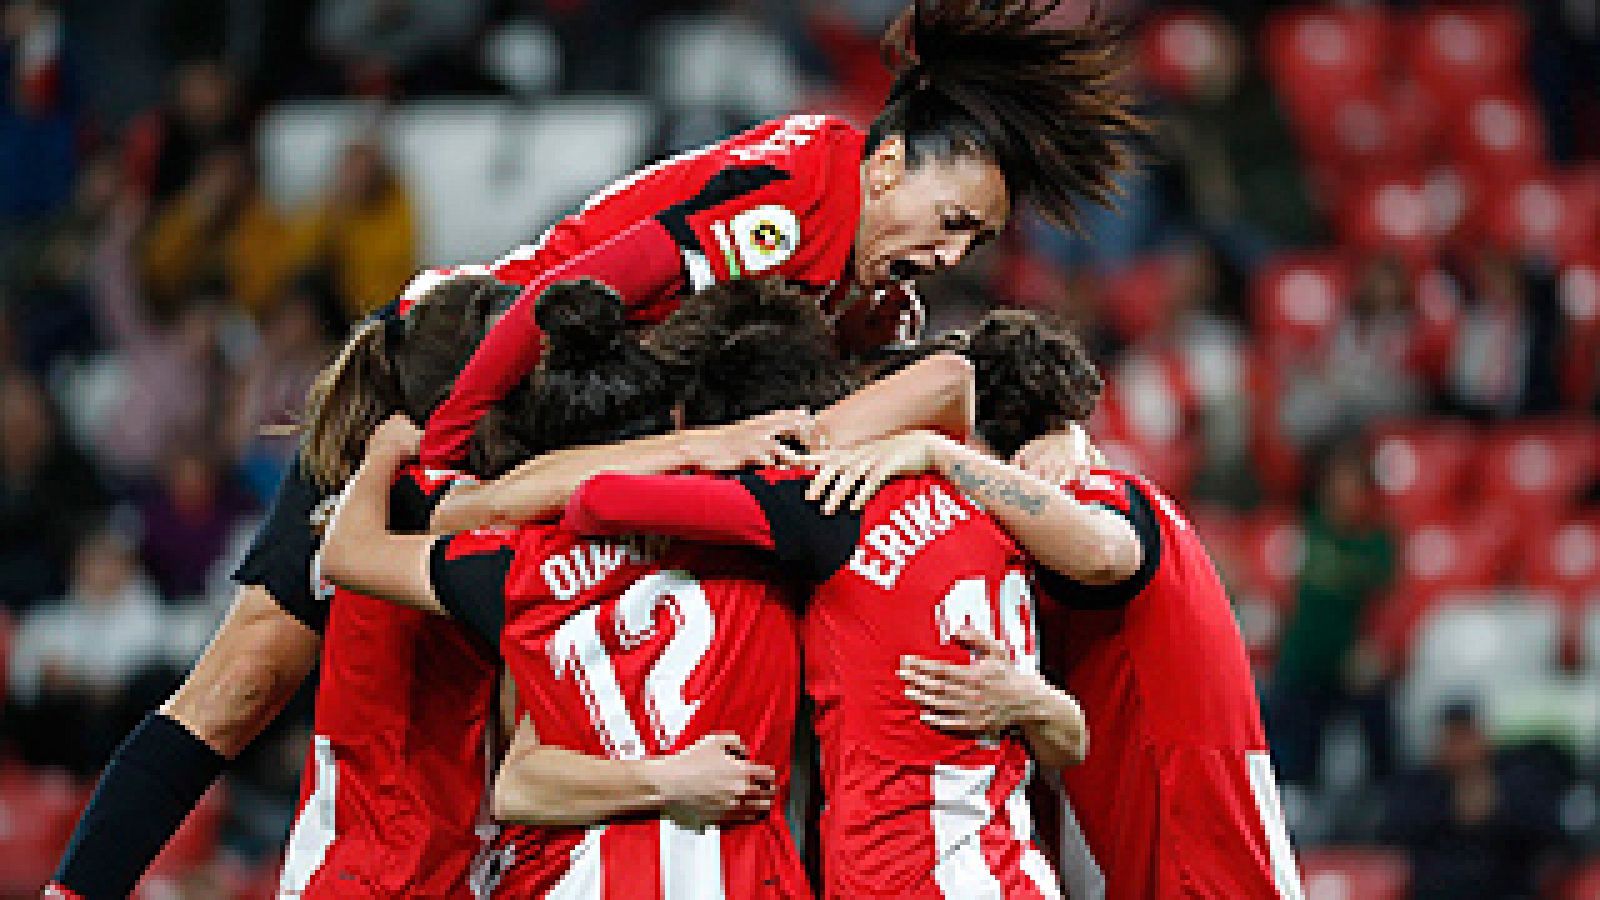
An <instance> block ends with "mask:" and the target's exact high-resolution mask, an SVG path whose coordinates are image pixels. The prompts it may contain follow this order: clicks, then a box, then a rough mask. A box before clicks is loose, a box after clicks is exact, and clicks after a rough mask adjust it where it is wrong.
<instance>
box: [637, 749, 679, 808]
mask: <svg viewBox="0 0 1600 900" xmlns="http://www.w3.org/2000/svg"><path fill="white" fill-rule="evenodd" d="M637 771H638V779H639V784H638V787H639V790H640V794H641V795H642V796H643V797H644V799H645V803H646V804H648V806H649V807H650V808H651V809H665V808H666V807H667V806H669V805H670V804H671V803H672V799H673V791H672V757H670V756H651V757H647V758H645V759H641V760H639V761H638V765H637Z"/></svg>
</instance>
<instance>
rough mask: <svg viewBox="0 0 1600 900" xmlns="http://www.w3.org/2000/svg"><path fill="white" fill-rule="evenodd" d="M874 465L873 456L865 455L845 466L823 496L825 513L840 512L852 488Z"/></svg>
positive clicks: (823, 510) (829, 514)
mask: <svg viewBox="0 0 1600 900" xmlns="http://www.w3.org/2000/svg"><path fill="white" fill-rule="evenodd" d="M872 466H873V461H872V458H871V457H868V456H865V455H863V456H859V457H857V458H856V459H854V460H853V461H852V462H851V463H850V464H849V465H847V466H845V467H844V468H843V469H842V470H841V471H840V473H839V477H838V478H837V479H836V480H835V481H834V483H833V487H832V488H831V489H829V491H828V495H827V497H825V498H823V501H822V513H823V515H828V516H831V515H833V514H834V513H836V512H838V511H839V507H840V506H843V505H844V501H845V498H846V497H848V496H849V495H850V491H851V489H852V488H854V487H855V486H856V484H857V483H859V482H860V481H861V480H862V479H863V478H865V477H866V476H867V473H868V472H870V471H871V470H872Z"/></svg>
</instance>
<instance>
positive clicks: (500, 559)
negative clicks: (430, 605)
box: [428, 531, 514, 647]
mask: <svg viewBox="0 0 1600 900" xmlns="http://www.w3.org/2000/svg"><path fill="white" fill-rule="evenodd" d="M513 553H514V551H513V548H512V546H511V544H510V542H509V541H508V540H507V539H506V537H505V535H504V533H502V532H476V531H470V532H463V533H460V534H450V535H445V536H443V537H441V538H439V539H438V540H436V541H434V542H433V547H432V549H431V550H429V552H428V577H429V580H430V581H431V582H432V583H433V592H434V596H435V597H437V598H438V600H439V605H440V606H443V607H444V609H445V611H446V612H448V613H449V614H450V617H451V618H453V619H455V620H456V621H457V622H459V623H461V624H462V625H463V626H465V627H466V629H467V630H468V631H470V632H472V633H473V634H475V635H477V636H478V637H480V638H482V639H483V640H484V642H485V643H487V644H488V645H489V646H491V647H498V646H500V632H501V631H502V630H503V629H504V628H505V621H506V584H507V582H508V581H509V579H510V577H511V562H512V558H513Z"/></svg>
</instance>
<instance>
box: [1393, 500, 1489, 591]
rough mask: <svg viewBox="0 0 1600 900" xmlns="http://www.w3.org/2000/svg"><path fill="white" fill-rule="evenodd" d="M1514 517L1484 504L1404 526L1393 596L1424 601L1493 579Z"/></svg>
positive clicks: (1480, 585) (1487, 585)
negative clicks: (1482, 506)
mask: <svg viewBox="0 0 1600 900" xmlns="http://www.w3.org/2000/svg"><path fill="white" fill-rule="evenodd" d="M1516 521H1517V520H1516V516H1515V514H1514V513H1512V512H1511V511H1510V510H1507V509H1504V508H1499V507H1484V508H1479V509H1477V510H1474V511H1472V512H1469V513H1467V514H1465V515H1461V514H1454V513H1452V514H1450V515H1447V516H1442V517H1439V518H1437V519H1430V520H1426V521H1422V522H1419V523H1416V524H1414V525H1412V526H1410V527H1408V528H1406V529H1405V531H1404V533H1403V535H1402V539H1401V545H1400V572H1399V577H1398V578H1397V581H1396V585H1395V592H1396V594H1397V596H1399V597H1401V598H1402V599H1406V598H1410V597H1415V598H1419V599H1420V601H1421V603H1422V604H1423V605H1424V606H1425V605H1427V604H1428V603H1430V602H1432V601H1433V600H1435V599H1437V598H1438V596H1439V595H1441V594H1444V593H1447V592H1451V591H1461V590H1468V589H1473V588H1487V587H1493V586H1494V585H1496V584H1498V583H1499V582H1500V580H1501V578H1502V576H1503V575H1504V574H1505V572H1506V568H1507V563H1508V561H1509V555H1510V550H1511V548H1512V539H1513V537H1514V535H1515V534H1516V527H1515V526H1516Z"/></svg>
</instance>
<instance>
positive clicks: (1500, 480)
mask: <svg viewBox="0 0 1600 900" xmlns="http://www.w3.org/2000/svg"><path fill="white" fill-rule="evenodd" d="M1597 444H1600V432H1597V431H1596V429H1595V428H1594V427H1593V426H1592V425H1589V424H1587V423H1582V422H1576V421H1574V422H1570V423H1562V424H1554V423H1552V424H1538V425H1531V426H1508V427H1506V428H1503V429H1501V430H1500V431H1498V432H1496V433H1494V434H1492V435H1490V436H1489V437H1488V438H1487V439H1485V440H1484V442H1483V444H1482V445H1481V450H1480V453H1479V455H1478V460H1477V466H1476V467H1475V472H1476V474H1477V478H1476V481H1477V484H1478V488H1479V499H1480V501H1481V502H1482V503H1484V504H1486V505H1490V506H1493V507H1497V508H1502V509H1506V510H1508V511H1510V512H1512V513H1514V514H1517V515H1519V516H1522V517H1524V518H1523V521H1538V520H1539V518H1542V519H1543V520H1545V521H1549V520H1550V517H1552V516H1558V515H1561V514H1563V513H1565V512H1566V511H1567V510H1569V509H1570V508H1572V506H1573V505H1574V504H1576V503H1577V501H1578V499H1579V495H1580V494H1581V492H1582V491H1583V490H1584V488H1586V487H1588V486H1589V484H1590V483H1591V482H1592V481H1593V479H1594V475H1595V472H1596V467H1597V464H1600V446H1597Z"/></svg>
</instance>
